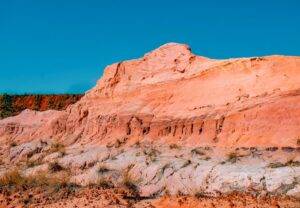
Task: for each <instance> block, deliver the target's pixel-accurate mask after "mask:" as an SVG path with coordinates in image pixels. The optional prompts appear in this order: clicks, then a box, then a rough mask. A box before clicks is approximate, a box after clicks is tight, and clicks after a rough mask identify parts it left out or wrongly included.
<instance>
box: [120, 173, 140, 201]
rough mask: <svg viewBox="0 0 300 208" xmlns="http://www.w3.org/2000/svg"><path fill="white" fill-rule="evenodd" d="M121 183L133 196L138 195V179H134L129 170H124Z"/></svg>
mask: <svg viewBox="0 0 300 208" xmlns="http://www.w3.org/2000/svg"><path fill="white" fill-rule="evenodd" d="M122 184H123V185H124V186H125V187H126V188H127V189H128V190H129V191H131V193H132V194H133V195H135V196H138V195H139V189H138V180H137V179H135V178H134V177H133V176H132V175H131V174H130V173H129V171H126V172H125V173H124V175H123V180H122Z"/></svg>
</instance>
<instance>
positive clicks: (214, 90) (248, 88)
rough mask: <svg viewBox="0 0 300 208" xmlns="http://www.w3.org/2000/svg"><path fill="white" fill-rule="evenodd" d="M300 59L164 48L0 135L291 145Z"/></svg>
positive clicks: (115, 67)
mask: <svg viewBox="0 0 300 208" xmlns="http://www.w3.org/2000/svg"><path fill="white" fill-rule="evenodd" d="M299 72H300V58H299V57H289V56H266V57H253V58H237V59H228V60H214V59H209V58H205V57H201V56H196V55H194V54H193V53H192V52H191V50H190V48H189V47H188V46H186V45H182V44H175V43H170V44H166V45H163V46H161V47H159V48H158V49H156V50H154V51H152V52H150V53H148V54H146V55H145V56H144V57H142V58H140V59H136V60H131V61H124V62H120V63H116V64H112V65H110V66H108V67H107V68H106V69H105V72H104V75H103V77H102V78H101V79H100V80H99V82H98V83H97V85H96V86H95V87H94V88H93V89H91V90H90V91H89V92H87V93H86V94H85V96H84V97H83V98H82V99H81V100H80V101H79V102H77V103H76V104H74V105H71V106H70V107H68V108H67V109H66V110H65V111H55V112H54V111H53V112H51V113H47V112H43V113H36V112H31V111H27V112H24V113H22V114H20V115H19V116H16V117H11V118H7V119H4V120H2V121H0V136H1V137H2V138H8V139H14V140H16V141H19V142H22V141H27V140H32V139H39V138H55V139H61V140H62V141H63V142H65V143H68V144H71V143H75V142H77V143H83V144H84V143H98V144H110V143H114V142H116V141H121V142H123V141H126V142H127V143H128V144H132V143H134V142H136V141H137V140H144V141H151V142H158V143H178V144H183V145H187V146H192V145H201V146H220V147H222V146H223V147H224V146H226V147H238V146H248V147H249V146H292V147H296V146H297V145H298V144H297V141H299V136H300V127H299V126H300V102H299V101H300V73H299Z"/></svg>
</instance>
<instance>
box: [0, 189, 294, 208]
mask: <svg viewBox="0 0 300 208" xmlns="http://www.w3.org/2000/svg"><path fill="white" fill-rule="evenodd" d="M21 207H28V208H29V207H30V208H31V207H42V208H56V207H64V208H76V207H77V208H80V207H91V208H101V207H108V208H113V207H114V208H121V207H124V208H125V207H126V208H127V207H133V208H164V207H168V208H177V207H181V208H204V207H205V208H221V207H222V208H233V207H234V208H277V207H280V208H300V201H299V200H296V199H292V198H281V197H259V198H258V197H254V196H250V195H242V194H231V195H228V196H220V197H215V198H213V197H198V198H197V197H194V196H176V197H170V196H163V197H158V198H151V199H150V198H139V197H136V196H134V195H132V194H131V193H129V192H128V191H127V190H125V189H103V188H100V187H76V186H67V187H51V188H48V187H35V188H27V187H20V188H16V187H2V188H1V190H0V208H21Z"/></svg>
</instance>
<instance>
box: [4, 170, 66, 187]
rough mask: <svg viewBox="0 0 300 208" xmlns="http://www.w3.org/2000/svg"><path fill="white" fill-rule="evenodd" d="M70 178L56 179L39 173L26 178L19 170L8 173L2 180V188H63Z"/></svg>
mask: <svg viewBox="0 0 300 208" xmlns="http://www.w3.org/2000/svg"><path fill="white" fill-rule="evenodd" d="M68 182H69V178H68V177H60V178H54V177H49V176H47V175H46V174H45V173H38V174H36V175H34V176H29V177H25V176H23V175H21V173H20V171H19V170H18V169H14V170H11V171H8V172H6V173H5V174H4V175H3V176H2V177H1V178H0V187H4V186H27V187H41V186H48V187H61V186H66V184H68Z"/></svg>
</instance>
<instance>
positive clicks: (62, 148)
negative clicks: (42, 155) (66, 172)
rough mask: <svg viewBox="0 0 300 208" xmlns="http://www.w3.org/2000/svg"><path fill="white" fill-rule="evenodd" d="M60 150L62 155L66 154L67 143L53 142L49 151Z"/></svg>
mask: <svg viewBox="0 0 300 208" xmlns="http://www.w3.org/2000/svg"><path fill="white" fill-rule="evenodd" d="M54 152H60V153H61V154H62V155H65V154H66V149H65V145H64V144H62V143H59V142H54V143H53V144H51V147H50V149H49V153H54Z"/></svg>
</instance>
